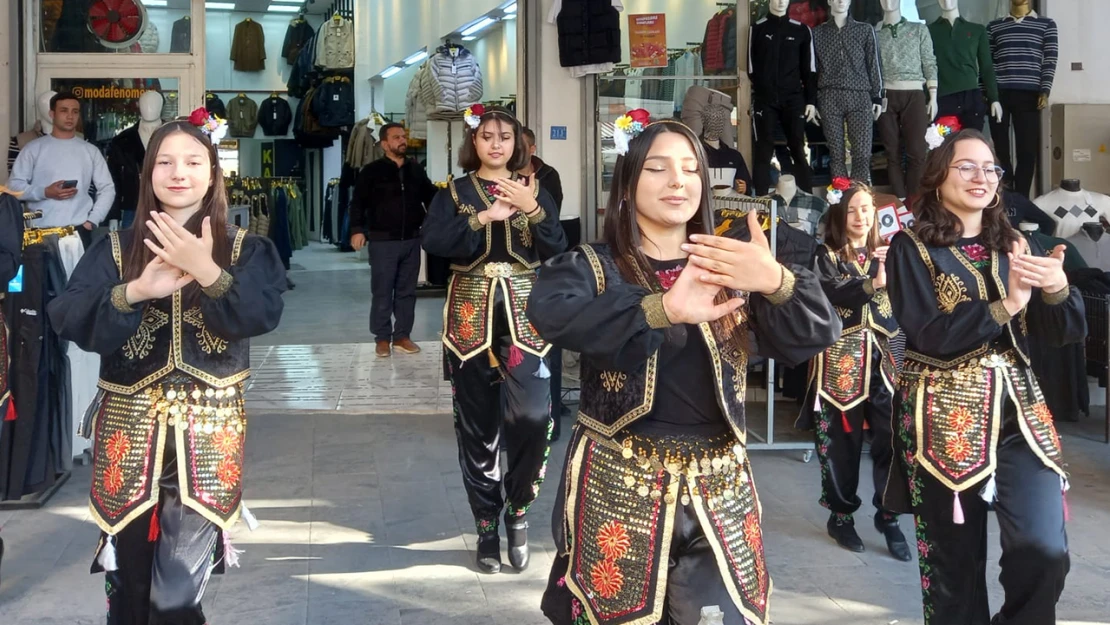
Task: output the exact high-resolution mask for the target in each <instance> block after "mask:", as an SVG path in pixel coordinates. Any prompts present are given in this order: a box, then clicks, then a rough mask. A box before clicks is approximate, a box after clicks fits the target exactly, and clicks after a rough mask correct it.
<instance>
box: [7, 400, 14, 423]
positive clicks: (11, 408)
mask: <svg viewBox="0 0 1110 625" xmlns="http://www.w3.org/2000/svg"><path fill="white" fill-rule="evenodd" d="M15 416H16V415H15V398H9V399H8V410H7V412H5V413H4V420H5V421H15Z"/></svg>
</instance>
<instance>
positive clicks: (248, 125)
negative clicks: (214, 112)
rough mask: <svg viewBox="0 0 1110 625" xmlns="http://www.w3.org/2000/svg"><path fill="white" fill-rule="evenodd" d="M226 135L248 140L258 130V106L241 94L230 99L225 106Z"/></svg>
mask: <svg viewBox="0 0 1110 625" xmlns="http://www.w3.org/2000/svg"><path fill="white" fill-rule="evenodd" d="M227 124H228V135H230V136H232V137H240V138H249V137H253V136H254V131H255V129H256V128H258V105H257V104H255V103H254V100H252V99H250V98H248V97H247V96H245V95H243V94H239V95H238V96H236V97H234V98H232V99H231V101H230V102H228V104H227Z"/></svg>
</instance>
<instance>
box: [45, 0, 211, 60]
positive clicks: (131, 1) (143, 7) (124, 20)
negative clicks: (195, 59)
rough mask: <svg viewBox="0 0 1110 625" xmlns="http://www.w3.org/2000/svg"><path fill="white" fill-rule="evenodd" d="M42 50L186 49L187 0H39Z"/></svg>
mask: <svg viewBox="0 0 1110 625" xmlns="http://www.w3.org/2000/svg"><path fill="white" fill-rule="evenodd" d="M38 4H39V16H40V22H39V23H40V25H41V26H40V28H41V30H40V32H39V50H40V51H42V52H69V53H112V54H159V53H161V54H165V53H188V52H191V51H192V42H191V34H192V30H191V28H192V25H191V23H190V20H191V17H190V11H191V9H190V0H159V2H158V4H159V5H164V6H147V4H148V3H146V2H144V0H39V2H38Z"/></svg>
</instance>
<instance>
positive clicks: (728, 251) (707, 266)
mask: <svg viewBox="0 0 1110 625" xmlns="http://www.w3.org/2000/svg"><path fill="white" fill-rule="evenodd" d="M748 230H749V231H750V232H751V236H752V239H751V241H750V242H748V243H745V242H743V241H738V240H736V239H730V238H726V237H717V236H711V235H707V234H695V235H693V236H691V237H690V240H691V241H692V242H693V243H688V244H686V245H683V246H682V249H683V250H684V251H685V252H686V253H688V254H689V255H690V262H691V263H692V264H694V265H695V266H697V267H700V268H702V269H704V270H706V273H705V274H704V275H702V276H700V277H699V279H700V280H703V281H705V282H708V283H711V284H714V285H717V286H720V287H725V288H729V289H734V290H737V291H748V292H754V293H764V294H766V293H774V292H775V291H777V290H778V289H779V287H781V286H782V266H781V265H780V264H779V262H778V261H777V260H775V257H774V256H772V255H771V245H770V243H768V242H767V237H766V235H764V234H763V229H762V228H761V227H760V224H759V215H758V214H756V211H749V212H748Z"/></svg>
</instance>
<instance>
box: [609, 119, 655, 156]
mask: <svg viewBox="0 0 1110 625" xmlns="http://www.w3.org/2000/svg"><path fill="white" fill-rule="evenodd" d="M650 123H651V113H648V112H647V111H645V110H644V109H632V110H631V111H628V112H627V113H625V114H624V115H621V116H620V117H618V118H617V121H616V122H614V127H613V142H614V143H615V144H616V151H617V154H620V155H624V154H628V144H629V142H630V141H632V140H633V139H635V138H636V137H638V136H640V133H642V132H643V131H644V128H647V127H648V124H650Z"/></svg>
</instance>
